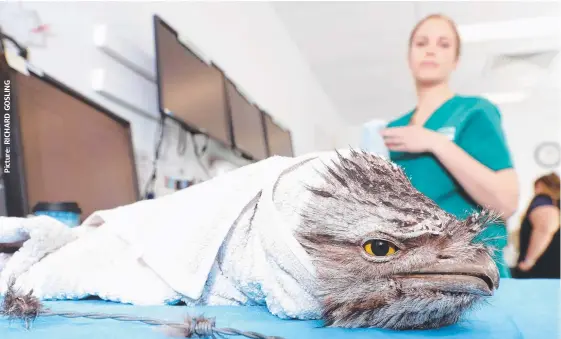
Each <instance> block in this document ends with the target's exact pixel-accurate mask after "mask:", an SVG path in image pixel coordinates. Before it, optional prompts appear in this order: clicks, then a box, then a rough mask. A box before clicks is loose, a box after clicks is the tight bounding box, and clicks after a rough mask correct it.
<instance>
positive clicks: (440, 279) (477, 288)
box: [401, 254, 499, 296]
mask: <svg viewBox="0 0 561 339" xmlns="http://www.w3.org/2000/svg"><path fill="white" fill-rule="evenodd" d="M401 277H402V278H405V280H407V287H409V288H423V289H427V288H429V289H433V290H439V291H446V292H457V293H470V294H479V295H483V296H491V295H493V292H494V290H496V289H497V288H498V287H499V271H498V269H497V266H496V264H495V262H494V261H493V259H492V258H491V257H490V256H489V255H487V254H481V255H479V256H478V257H477V258H475V260H471V261H470V262H462V261H458V260H454V259H441V260H439V261H438V262H437V263H436V264H434V265H431V266H427V267H425V268H422V269H420V270H416V271H414V272H411V273H408V274H406V275H403V274H402V275H401Z"/></svg>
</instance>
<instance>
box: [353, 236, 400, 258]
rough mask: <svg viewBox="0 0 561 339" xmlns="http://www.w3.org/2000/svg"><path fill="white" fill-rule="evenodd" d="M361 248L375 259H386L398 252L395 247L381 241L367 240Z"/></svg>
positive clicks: (385, 241)
mask: <svg viewBox="0 0 561 339" xmlns="http://www.w3.org/2000/svg"><path fill="white" fill-rule="evenodd" d="M362 248H363V249H364V251H365V252H366V253H367V254H369V255H371V256H375V257H388V256H390V255H393V254H394V253H396V252H397V251H398V248H397V246H396V245H394V244H392V243H391V242H389V241H387V240H382V239H371V240H368V241H366V242H365V243H364V244H363V245H362Z"/></svg>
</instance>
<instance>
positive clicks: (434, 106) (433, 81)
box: [381, 15, 518, 277]
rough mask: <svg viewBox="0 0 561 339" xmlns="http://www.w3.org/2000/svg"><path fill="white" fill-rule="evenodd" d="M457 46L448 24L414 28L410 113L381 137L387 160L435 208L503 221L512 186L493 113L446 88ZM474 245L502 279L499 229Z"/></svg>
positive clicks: (505, 273)
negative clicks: (484, 247) (490, 255)
mask: <svg viewBox="0 0 561 339" xmlns="http://www.w3.org/2000/svg"><path fill="white" fill-rule="evenodd" d="M459 40H460V39H459V35H458V32H457V30H456V27H455V25H454V23H453V22H452V21H451V20H450V19H448V18H446V17H444V16H440V15H433V16H429V17H427V18H425V19H423V20H422V21H421V22H420V23H419V24H417V26H416V27H415V29H414V30H413V32H412V34H411V37H410V41H409V67H410V69H411V72H412V74H413V77H414V79H415V84H416V90H417V105H416V107H415V108H414V109H413V110H412V111H410V112H408V113H407V114H405V115H403V116H401V117H400V118H398V119H396V120H394V121H392V122H390V123H389V125H388V126H387V127H388V128H386V129H384V130H382V132H381V133H382V136H383V137H384V142H385V144H386V146H387V147H388V149H389V150H390V158H391V160H392V161H394V162H395V163H397V164H398V165H400V166H401V167H402V168H403V170H404V171H405V173H406V174H407V176H408V177H409V178H410V179H411V182H412V184H413V185H414V186H415V187H416V188H417V189H418V190H419V191H420V192H422V193H424V194H425V195H426V196H428V197H429V198H431V199H432V200H434V201H435V202H436V203H437V204H438V205H439V206H440V207H441V208H443V209H444V210H446V211H448V212H449V213H451V214H454V215H456V216H457V217H459V218H461V219H463V218H465V217H467V216H468V215H469V214H471V213H473V212H475V211H479V210H481V209H482V207H486V208H489V209H491V210H494V211H495V212H498V213H500V214H501V215H502V218H503V220H506V219H508V218H509V217H510V216H511V215H512V214H513V213H514V212H515V210H516V208H517V205H518V180H517V177H516V173H515V171H514V169H513V164H512V160H511V156H510V152H509V149H508V145H507V141H506V139H505V136H504V134H503V131H502V127H501V116H500V112H499V110H498V109H497V107H495V106H494V105H493V104H492V103H491V102H489V101H488V100H485V99H483V98H480V97H471V96H462V95H458V94H456V93H454V92H453V91H452V90H451V89H450V87H449V84H448V80H449V77H450V74H451V73H452V71H453V70H454V69H455V67H456V64H457V62H458V57H459V54H460V41H459ZM478 240H481V241H485V242H487V243H488V244H490V245H492V246H494V247H495V248H496V249H497V251H496V258H495V260H496V262H497V266H498V267H499V272H500V275H501V277H509V276H510V270H509V268H508V266H507V265H506V264H505V262H504V259H503V255H502V254H503V251H502V250H503V248H504V247H505V245H506V243H507V231H506V227H505V225H504V223H498V224H495V225H492V226H491V227H489V228H488V229H487V230H486V231H485V232H484V234H482V235H481V236H480V237H479V239H478Z"/></svg>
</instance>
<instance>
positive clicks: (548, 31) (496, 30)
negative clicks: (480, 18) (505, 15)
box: [458, 16, 559, 42]
mask: <svg viewBox="0 0 561 339" xmlns="http://www.w3.org/2000/svg"><path fill="white" fill-rule="evenodd" d="M458 31H459V33H460V37H461V39H462V42H484V41H493V40H510V39H527V38H543V37H551V36H558V35H559V18H558V17H553V16H548V17H537V18H524V19H516V20H507V21H496V22H489V23H479V24H471V25H460V26H459V27H458Z"/></svg>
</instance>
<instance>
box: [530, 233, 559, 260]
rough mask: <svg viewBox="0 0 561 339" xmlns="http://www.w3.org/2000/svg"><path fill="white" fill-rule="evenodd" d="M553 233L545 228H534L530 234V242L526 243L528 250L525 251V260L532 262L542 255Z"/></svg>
mask: <svg viewBox="0 0 561 339" xmlns="http://www.w3.org/2000/svg"><path fill="white" fill-rule="evenodd" d="M553 235H554V233H552V232H550V231H549V230H546V229H541V228H538V229H534V230H532V234H531V235H530V243H529V245H528V251H527V252H526V257H525V258H524V260H525V261H528V262H531V263H532V264H534V263H535V262H536V261H538V259H539V258H540V257H541V256H542V254H543V252H545V250H546V249H547V247H548V246H549V244H550V243H551V240H552V239H553Z"/></svg>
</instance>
